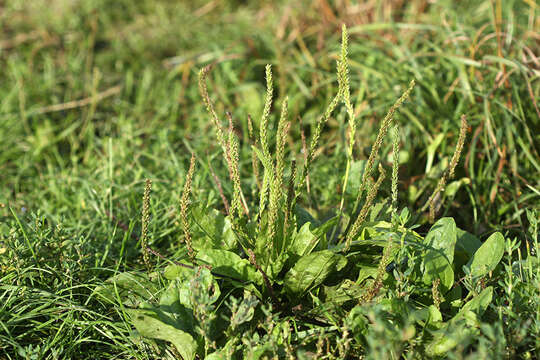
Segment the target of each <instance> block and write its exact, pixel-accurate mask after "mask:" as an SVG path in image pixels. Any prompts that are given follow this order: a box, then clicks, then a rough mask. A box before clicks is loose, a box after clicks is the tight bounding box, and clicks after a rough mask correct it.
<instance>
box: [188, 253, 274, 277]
mask: <svg viewBox="0 0 540 360" xmlns="http://www.w3.org/2000/svg"><path fill="white" fill-rule="evenodd" d="M197 260H199V261H201V262H203V263H204V264H207V265H211V266H212V272H214V273H215V274H218V275H224V276H229V277H232V278H234V279H238V280H244V281H252V282H254V283H256V284H259V285H262V282H263V278H262V275H261V273H259V272H258V271H257V270H256V269H255V267H254V266H253V265H251V264H250V262H249V261H248V260H246V259H242V258H241V257H240V256H238V255H237V254H236V253H233V252H232V251H227V250H219V249H205V250H202V251H199V252H198V253H197Z"/></svg>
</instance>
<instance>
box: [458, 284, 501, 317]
mask: <svg viewBox="0 0 540 360" xmlns="http://www.w3.org/2000/svg"><path fill="white" fill-rule="evenodd" d="M492 299H493V287H492V286H488V287H487V288H485V289H484V290H482V292H481V293H480V294H478V295H477V296H475V297H474V298H473V299H472V300H470V301H469V302H467V303H466V304H465V305H463V308H461V310H460V311H459V313H457V315H456V316H454V318H453V319H452V320H458V319H460V318H463V317H465V315H466V313H467V312H468V311H472V312H474V313H475V314H476V315H478V316H481V315H482V314H483V313H484V311H486V309H487V308H488V306H489V304H491V300H492Z"/></svg>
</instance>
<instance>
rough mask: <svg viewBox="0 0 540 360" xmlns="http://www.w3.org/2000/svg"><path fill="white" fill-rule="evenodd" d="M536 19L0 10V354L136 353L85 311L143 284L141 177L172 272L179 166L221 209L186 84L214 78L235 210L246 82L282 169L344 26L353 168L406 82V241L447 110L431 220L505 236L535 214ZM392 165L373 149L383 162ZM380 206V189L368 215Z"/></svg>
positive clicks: (244, 154) (338, 159) (205, 128)
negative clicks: (440, 188)
mask: <svg viewBox="0 0 540 360" xmlns="http://www.w3.org/2000/svg"><path fill="white" fill-rule="evenodd" d="M538 14H539V7H538V5H537V4H536V3H535V2H534V1H525V0H523V1H521V0H519V1H518V0H515V1H497V0H493V1H471V2H469V1H423V0H419V1H416V0H414V1H399V0H397V1H366V2H361V3H360V4H357V3H355V2H352V1H346V0H338V1H336V2H332V1H327V0H319V1H313V2H311V1H294V2H287V1H275V2H266V1H232V0H231V1H210V2H205V1H180V2H177V1H165V0H163V1H150V0H148V1H147V0H145V1H142V0H141V1H129V0H118V1H104V0H103V1H101V0H94V1H91V0H88V1H86V0H85V1H67V0H54V1H23V0H20V1H17V0H5V1H1V0H0V31H1V33H0V69H1V70H0V137H1V138H0V266H1V268H0V286H1V290H0V298H1V304H0V324H1V326H0V358H6V359H11V358H19V357H20V358H59V359H60V358H88V359H91V358H94V359H95V358H133V357H135V358H151V357H152V356H154V355H153V354H154V353H153V351H154V350H153V349H152V348H147V347H144V346H143V345H142V344H141V343H140V339H139V338H137V337H135V336H132V334H133V330H132V326H131V325H130V324H129V322H127V321H126V315H125V313H123V310H122V309H121V308H118V307H112V306H110V304H107V303H104V302H101V301H100V300H98V299H96V298H95V297H90V296H89V295H90V294H91V293H92V291H93V290H94V288H95V287H96V286H97V285H100V284H102V283H103V281H104V280H106V279H107V278H108V277H110V276H112V275H114V274H115V273H116V272H118V271H125V270H133V269H141V270H142V269H144V264H143V263H142V258H141V251H140V247H139V242H138V237H139V235H140V233H141V230H140V229H141V221H140V218H141V216H140V213H141V207H142V205H141V200H142V195H143V190H144V179H145V178H150V179H152V180H153V185H154V186H153V195H152V201H151V213H152V220H151V222H150V229H149V245H150V246H152V247H153V248H155V249H158V250H159V251H160V252H161V253H163V254H164V255H166V256H170V257H171V258H172V257H176V258H178V257H181V256H183V255H184V249H183V247H182V245H181V244H180V239H181V237H182V236H183V232H182V227H181V226H180V223H179V221H180V220H179V216H178V208H179V201H180V196H181V192H182V187H183V185H184V181H185V177H186V172H187V169H188V166H189V159H190V157H191V153H192V152H193V153H194V154H195V155H196V157H197V171H196V174H195V177H194V180H193V201H194V202H195V203H200V204H207V205H209V206H213V207H215V208H218V209H219V208H221V206H222V205H221V199H220V195H219V192H218V189H217V186H216V183H215V180H214V178H213V176H212V174H211V171H210V168H212V169H213V171H215V173H216V175H217V177H218V178H220V179H222V180H224V181H223V183H222V185H223V187H224V192H225V193H226V194H227V195H230V194H232V191H233V189H232V185H230V183H229V182H228V181H225V180H226V179H227V177H228V173H227V168H226V166H225V164H224V162H223V161H222V155H221V149H220V147H219V146H218V145H217V143H216V140H215V135H214V131H213V129H212V125H211V122H210V121H209V120H210V119H209V116H208V114H207V113H206V110H205V108H204V104H203V102H202V100H201V97H200V95H199V91H198V88H197V73H198V70H199V69H200V68H202V67H203V66H205V65H208V64H210V63H213V64H215V66H214V68H213V71H212V72H211V74H210V77H209V89H210V94H211V96H212V98H213V99H214V100H215V102H216V104H217V110H218V113H219V114H220V115H222V114H224V112H225V111H230V112H231V113H232V114H233V118H234V122H235V125H236V129H237V135H238V136H239V138H240V141H241V151H240V162H241V178H242V185H243V186H244V187H245V189H247V190H245V192H246V194H247V195H248V196H249V198H250V199H251V198H252V195H253V194H252V192H251V190H250V189H253V188H254V182H253V177H252V174H251V167H250V164H251V158H250V156H249V149H250V147H249V143H248V141H247V136H248V126H247V116H248V114H251V115H253V119H254V123H255V126H256V127H258V122H259V119H260V114H261V112H262V109H263V96H264V91H265V78H264V66H265V65H266V64H272V65H273V71H274V79H275V96H276V102H275V104H276V106H275V107H276V109H275V113H279V111H278V107H277V104H281V101H282V100H283V99H284V97H285V96H288V97H289V116H290V119H292V127H291V133H290V136H289V138H288V142H289V146H290V149H291V150H290V152H289V153H288V154H287V156H288V157H289V158H293V157H294V158H296V159H297V160H298V162H299V163H301V162H302V160H303V154H302V151H301V150H302V141H301V132H304V134H305V136H307V137H308V138H309V137H310V136H311V135H312V134H313V129H314V125H315V123H316V120H317V118H318V116H319V115H320V114H321V113H322V112H323V111H324V109H325V107H326V106H327V104H328V103H329V102H330V100H331V99H332V97H333V96H334V95H335V93H336V91H337V78H336V71H335V65H336V60H337V59H338V56H339V43H340V37H341V26H342V24H343V23H345V24H347V26H348V28H349V34H350V39H349V44H350V45H349V59H350V77H351V91H352V93H351V98H352V101H353V103H354V104H355V108H356V111H357V119H358V131H357V144H358V145H357V146H356V147H355V149H354V157H355V159H358V160H360V159H366V158H367V157H368V156H369V153H370V146H371V144H372V143H373V140H374V139H375V136H376V134H377V131H378V128H379V123H380V121H381V119H382V118H383V117H384V115H385V113H386V111H387V110H388V108H389V107H390V106H391V105H392V104H393V103H394V101H395V100H396V99H397V98H398V97H399V96H400V95H401V93H402V92H403V91H404V90H405V89H406V87H407V85H408V83H409V81H410V80H412V79H415V80H416V82H417V85H416V87H415V88H414V90H413V92H412V94H411V97H410V99H409V100H408V101H407V102H406V103H405V104H404V106H403V107H402V108H401V109H400V111H399V113H398V114H397V115H396V118H395V119H396V121H397V122H398V123H399V124H400V126H401V132H400V140H401V144H402V145H401V146H402V149H401V151H400V154H399V157H400V165H401V166H400V173H399V176H400V182H399V203H400V207H405V206H407V207H408V208H409V209H410V210H411V212H412V213H414V214H415V215H414V216H415V217H414V219H415V221H416V223H418V224H419V225H420V227H419V228H417V229H416V231H417V232H419V233H420V234H425V233H426V232H427V230H428V229H429V227H430V224H429V223H428V222H427V213H421V212H418V211H417V210H418V209H420V208H421V207H422V206H423V205H424V203H425V202H426V200H427V198H428V197H429V195H430V194H431V193H432V191H433V189H434V188H435V186H436V184H437V181H438V179H439V177H440V176H441V173H442V171H443V170H444V168H445V167H446V165H447V163H448V161H449V159H450V158H451V156H452V153H453V151H454V147H455V144H456V141H457V136H458V133H459V126H460V122H459V118H460V116H461V115H462V114H466V115H467V119H468V122H469V128H468V132H467V140H466V143H465V148H464V151H463V154H462V159H461V162H460V164H459V166H458V168H457V170H456V177H455V179H454V180H455V182H454V183H453V185H452V186H453V187H454V188H453V189H455V191H453V192H452V193H447V194H446V195H445V199H444V203H443V205H442V207H441V210H440V212H439V216H451V217H453V218H454V219H455V221H456V223H457V225H458V226H459V227H460V228H462V229H464V230H467V231H469V232H471V233H473V234H475V235H476V236H477V237H478V238H479V239H481V240H484V239H485V238H487V237H488V236H489V235H490V234H492V233H493V232H494V231H501V232H502V233H503V234H504V235H505V237H507V238H514V237H517V238H519V239H521V240H524V239H525V238H526V235H525V234H526V233H527V231H528V227H529V222H528V221H527V217H526V214H525V209H534V208H536V209H540V156H539V152H540V131H539V130H540V110H539V108H538V104H537V100H538V99H540V82H539V81H538V79H539V75H540V59H539V58H538V56H539V53H540V51H539V50H540V48H539V45H538V44H539V42H540V35H539V30H540V22H539V20H538V19H539V18H538ZM274 117H275V118H273V121H272V124H274V125H271V126H272V127H274V128H275V127H276V126H277V125H276V124H275V123H276V122H277V120H276V119H277V115H274ZM345 119H346V112H345V108H344V107H343V106H340V107H339V108H338V110H337V112H336V115H335V116H334V117H332V118H331V119H330V121H329V122H328V124H327V125H326V127H325V129H324V132H323V135H322V136H323V137H322V139H321V143H322V147H321V148H320V151H319V152H318V153H317V157H316V159H315V161H314V164H313V167H312V169H311V175H310V187H311V188H310V195H309V196H305V197H304V198H303V199H302V205H303V206H304V207H305V208H306V209H308V210H309V211H310V213H311V214H312V215H313V216H314V217H315V218H316V219H319V220H324V219H328V218H330V217H331V216H333V215H334V214H335V213H336V211H337V209H338V207H339V201H340V198H341V186H342V181H343V178H342V174H343V172H344V169H345V166H346V157H345V156H344V153H345V148H346V120H345ZM274 130H275V129H273V130H272V131H271V133H273V132H274ZM391 151H392V146H391V143H390V142H386V143H384V145H383V148H382V156H381V159H382V162H383V163H384V164H386V165H388V164H390V162H391ZM385 161H386V162H385ZM354 174H355V173H354V172H353V176H352V178H351V187H352V188H354V186H358V185H357V183H355V181H356V182H358V181H359V179H358V177H359V176H357V177H355V176H354ZM255 195H256V194H255ZM389 196H390V180H387V181H385V183H384V185H383V186H382V187H381V192H380V193H379V195H378V199H379V200H380V199H385V198H388V197H389ZM350 197H351V198H352V197H354V194H350ZM248 200H249V199H248ZM152 261H153V262H155V263H161V260H159V259H157V258H155V259H153V260H152ZM2 352H3V354H2ZM32 356H33V357H32Z"/></svg>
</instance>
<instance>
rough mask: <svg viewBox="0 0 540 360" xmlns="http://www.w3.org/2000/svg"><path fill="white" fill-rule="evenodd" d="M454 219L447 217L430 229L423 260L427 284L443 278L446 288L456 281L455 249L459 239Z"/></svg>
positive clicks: (444, 287)
mask: <svg viewBox="0 0 540 360" xmlns="http://www.w3.org/2000/svg"><path fill="white" fill-rule="evenodd" d="M456 229H457V228H456V223H455V221H454V219H452V218H449V217H445V218H442V219H440V220H438V221H437V222H436V223H435V224H433V226H432V227H431V229H430V230H429V232H428V234H427V235H426V238H425V239H424V243H425V244H426V246H427V250H426V254H425V257H424V262H423V269H424V275H423V280H424V283H425V284H432V283H433V281H435V280H436V279H440V280H441V285H442V287H443V289H444V290H448V289H450V288H451V287H452V284H453V283H454V269H453V268H452V263H453V261H454V249H455V246H456V241H457V230H456Z"/></svg>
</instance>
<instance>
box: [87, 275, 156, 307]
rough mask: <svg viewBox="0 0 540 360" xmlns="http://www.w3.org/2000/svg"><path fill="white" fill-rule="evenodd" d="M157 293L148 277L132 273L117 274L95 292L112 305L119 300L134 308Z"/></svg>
mask: <svg viewBox="0 0 540 360" xmlns="http://www.w3.org/2000/svg"><path fill="white" fill-rule="evenodd" d="M157 292H158V288H157V287H156V285H155V284H154V283H152V282H151V281H150V280H149V279H148V277H147V276H146V275H143V274H136V273H130V272H124V273H120V274H117V275H115V276H113V277H111V278H109V279H107V281H105V283H104V284H103V285H100V286H98V287H96V289H95V290H94V294H95V295H99V296H101V297H102V298H104V299H106V300H107V301H109V302H111V303H115V302H116V301H117V300H118V301H120V302H121V303H122V304H124V305H126V306H133V307H136V306H138V305H139V303H141V302H142V301H146V300H147V299H149V298H152V297H153V296H154V294H156V293H157Z"/></svg>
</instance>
